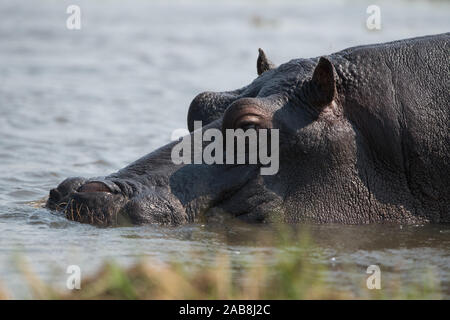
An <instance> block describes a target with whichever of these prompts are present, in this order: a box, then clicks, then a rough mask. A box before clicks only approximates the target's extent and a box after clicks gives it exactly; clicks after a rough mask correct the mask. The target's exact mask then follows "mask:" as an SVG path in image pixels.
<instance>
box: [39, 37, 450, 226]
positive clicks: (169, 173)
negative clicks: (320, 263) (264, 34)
mask: <svg viewBox="0 0 450 320" xmlns="http://www.w3.org/2000/svg"><path fill="white" fill-rule="evenodd" d="M256 65H257V75H258V76H257V78H256V79H255V80H254V81H253V82H251V83H250V84H249V85H247V86H245V87H243V88H240V89H237V90H234V91H225V92H203V93H200V94H198V95H197V96H196V97H195V98H194V99H193V100H192V102H191V104H190V106H189V110H188V114H187V127H188V129H189V132H190V134H189V135H188V136H187V137H188V138H189V137H190V136H193V135H195V133H196V132H197V131H199V130H200V131H205V130H207V129H211V128H213V129H214V128H215V129H217V130H221V131H223V130H224V129H239V128H241V129H242V130H247V129H249V128H253V129H256V130H261V129H264V128H266V129H268V128H271V129H274V128H275V129H277V130H278V132H279V145H278V154H279V168H278V171H277V172H276V174H272V175H262V174H261V172H260V170H259V169H260V168H261V166H263V165H262V164H260V163H256V164H206V163H200V164H194V163H190V164H186V163H178V164H175V163H174V162H173V161H172V159H171V151H172V149H173V148H174V146H175V145H177V143H179V141H173V142H171V143H169V144H167V145H165V146H163V147H161V148H159V149H157V150H155V151H153V152H151V153H150V154H147V155H146V156H144V157H142V158H140V159H139V160H137V161H135V162H133V163H131V164H130V165H128V166H127V167H125V168H123V169H121V170H119V171H117V172H116V173H113V174H111V175H108V176H104V177H95V178H90V179H86V178H81V177H72V178H68V179H66V180H64V181H62V182H61V183H60V184H59V185H58V186H57V187H56V188H55V189H52V190H50V194H49V198H48V201H47V203H46V207H47V208H49V209H52V210H58V211H62V212H63V213H64V214H65V216H66V217H67V218H68V219H70V220H74V221H79V222H82V223H89V224H93V225H97V226H120V225H130V224H131V225H141V224H148V223H153V224H163V225H181V224H185V223H192V222H199V221H209V219H213V217H216V218H217V217H221V216H224V217H229V218H231V219H235V220H236V221H239V220H242V221H247V222H260V223H277V222H280V223H339V224H368V223H398V224H422V223H449V222H450V201H449V199H450V185H449V181H450V179H449V178H450V177H449V173H450V168H449V163H450V138H449V123H450V119H449V107H450V95H449V92H450V88H449V87H450V33H445V34H439V35H430V36H423V37H417V38H412V39H405V40H399V41H394V42H388V43H382V44H374V45H364V46H357V47H352V48H348V49H345V50H342V51H339V52H337V53H333V54H330V55H325V56H320V57H316V58H310V59H294V60H291V61H289V62H287V63H284V64H281V65H279V66H275V65H274V64H273V63H272V62H270V60H269V59H268V58H267V57H266V54H265V53H264V51H263V50H261V49H259V56H258V58H257V63H256ZM242 119H244V120H242ZM196 121H201V122H202V127H201V128H199V129H197V130H194V129H195V126H194V124H195V122H196ZM205 145H207V143H205Z"/></svg>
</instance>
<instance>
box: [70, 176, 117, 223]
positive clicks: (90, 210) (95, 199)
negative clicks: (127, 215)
mask: <svg viewBox="0 0 450 320" xmlns="http://www.w3.org/2000/svg"><path fill="white" fill-rule="evenodd" d="M124 204H125V198H124V197H123V196H122V195H121V194H117V193H116V194H114V193H112V190H110V189H109V188H108V187H107V186H106V185H105V184H102V183H99V182H90V183H87V184H85V185H83V186H81V187H80V188H79V191H75V192H73V193H71V195H70V196H69V200H68V203H67V205H66V207H65V208H64V210H63V212H64V213H65V215H66V218H67V219H69V220H73V221H78V222H82V223H89V224H93V225H97V226H103V227H106V226H111V225H119V224H123V221H122V220H123V219H122V218H123V216H122V215H121V209H122V207H123V205H124Z"/></svg>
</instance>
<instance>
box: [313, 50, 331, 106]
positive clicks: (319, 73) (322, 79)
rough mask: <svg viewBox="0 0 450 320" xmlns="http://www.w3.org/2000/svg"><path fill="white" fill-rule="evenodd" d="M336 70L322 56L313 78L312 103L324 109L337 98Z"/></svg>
mask: <svg viewBox="0 0 450 320" xmlns="http://www.w3.org/2000/svg"><path fill="white" fill-rule="evenodd" d="M336 95H337V92H336V70H335V69H334V66H333V64H332V63H331V62H330V60H328V59H327V58H325V57H321V58H320V60H319V63H318V64H317V66H316V68H315V69H314V73H313V76H312V79H311V99H312V101H311V103H312V105H313V106H314V107H316V108H318V109H319V110H322V109H323V108H324V107H326V106H327V105H330V104H331V102H333V100H334V99H335V98H336Z"/></svg>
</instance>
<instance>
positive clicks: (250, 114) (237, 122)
mask: <svg viewBox="0 0 450 320" xmlns="http://www.w3.org/2000/svg"><path fill="white" fill-rule="evenodd" d="M271 127H272V117H271V114H270V113H268V112H267V111H265V110H264V109H263V108H262V107H260V106H258V105H257V104H244V103H239V102H238V103H235V104H232V105H231V106H230V107H229V108H228V109H227V110H226V112H225V114H224V116H223V122H222V130H226V129H234V130H236V129H242V130H244V131H246V130H248V129H255V130H258V129H269V128H271ZM224 132H225V131H224Z"/></svg>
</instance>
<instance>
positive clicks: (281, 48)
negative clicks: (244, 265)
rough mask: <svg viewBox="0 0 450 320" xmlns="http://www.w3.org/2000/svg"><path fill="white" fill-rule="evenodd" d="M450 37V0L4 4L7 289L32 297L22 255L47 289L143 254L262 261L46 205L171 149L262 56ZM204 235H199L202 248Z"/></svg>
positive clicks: (1, 93)
mask: <svg viewBox="0 0 450 320" xmlns="http://www.w3.org/2000/svg"><path fill="white" fill-rule="evenodd" d="M372 4H375V5H378V6H379V7H380V9H381V29H380V30H369V29H368V28H367V26H366V20H367V18H368V17H369V14H368V13H366V9H367V7H368V6H369V5H372ZM69 5H78V6H79V7H80V8H81V29H80V30H69V29H67V27H66V20H67V18H68V17H69V14H67V13H66V9H67V7H68V6H69ZM449 30H450V3H449V1H406V0H402V1H374V0H371V1H356V0H355V1H351V0H346V1H345V0H340V1H331V0H328V1H288V0H285V1H275V0H273V1H263V0H259V1H257V0H247V1H239V2H238V1H225V0H214V1H200V0H199V1H196V0H190V1H144V0H128V1H119V0H98V1H92V0H89V1H87V0H86V1H77V0H71V1H56V0H54V1H52V0H33V1H22V0H2V1H1V2H0V39H1V40H0V241H1V244H0V274H1V278H2V280H4V281H6V280H5V279H8V281H7V282H10V287H13V290H15V289H17V288H18V287H19V280H17V277H16V276H17V275H16V268H15V267H14V266H13V265H11V263H10V257H11V256H12V255H14V254H17V253H20V254H23V255H25V256H26V257H27V258H29V259H30V260H31V262H32V264H33V266H34V268H35V270H37V272H38V274H39V275H41V276H43V277H47V278H48V277H49V274H50V273H51V272H50V271H49V265H52V266H53V267H54V266H55V265H60V266H62V268H64V266H66V265H68V264H73V263H75V262H76V263H78V264H81V265H83V263H84V265H87V266H88V267H92V266H94V265H96V263H95V261H101V260H102V259H103V258H105V257H106V258H111V257H112V258H116V259H119V260H120V259H124V260H127V259H128V257H129V256H130V255H131V254H130V252H138V251H139V254H148V255H152V256H154V257H156V258H160V259H163V260H164V259H165V257H174V256H175V257H177V259H180V260H182V259H183V258H182V256H180V252H183V250H185V249H186V248H190V247H192V246H194V247H196V248H204V246H205V245H204V244H205V239H208V241H207V243H208V248H207V249H208V250H210V251H211V252H216V251H218V250H225V251H226V250H230V251H231V252H234V251H235V250H239V251H242V252H244V251H245V250H247V252H249V254H250V252H251V249H249V248H246V246H245V245H243V246H242V248H240V249H236V248H235V247H234V245H235V244H234V245H230V244H228V243H226V242H221V241H216V240H217V239H216V238H215V237H214V235H213V236H211V235H210V234H208V235H206V234H205V235H202V232H203V231H201V229H199V230H200V231H199V230H197V229H195V228H196V227H195V226H191V227H186V228H185V229H179V230H178V231H170V230H165V231H164V232H162V233H161V231H155V230H154V229H152V228H151V227H141V228H135V229H131V228H124V229H119V230H114V229H111V230H99V229H97V228H94V227H91V226H84V225H83V226H82V225H79V224H76V223H72V222H69V221H66V220H65V219H64V218H63V217H61V216H58V215H54V214H52V213H50V212H48V211H47V210H45V209H42V208H40V207H39V205H41V204H42V203H43V202H42V201H43V200H42V199H44V198H45V197H46V195H47V193H48V190H49V189H50V188H52V187H54V186H56V185H57V184H58V183H59V182H60V181H61V180H63V179H64V178H66V177H68V176H88V177H89V176H99V175H106V174H109V173H111V172H114V171H116V170H118V169H119V168H121V167H123V166H125V165H127V164H128V163H130V162H131V161H134V160H136V159H137V158H139V157H140V156H142V155H145V154H146V153H148V152H150V151H152V150H153V149H155V148H157V147H159V146H161V145H163V144H165V143H167V142H169V140H170V135H171V132H172V131H173V130H174V129H176V128H185V127H186V115H187V109H188V106H189V103H190V102H191V100H192V99H193V98H194V96H195V95H196V94H198V93H200V92H202V91H207V90H215V91H224V90H230V89H236V88H238V87H241V86H244V85H247V84H248V83H250V82H251V81H252V80H253V79H254V78H255V77H256V58H257V49H258V48H259V47H261V48H263V49H264V50H265V52H266V54H267V55H268V57H269V58H270V59H271V60H272V61H273V62H275V63H276V64H281V63H283V62H287V61H288V60H290V59H294V58H300V57H304V58H307V57H315V56H319V55H326V54H330V53H332V52H335V51H339V50H341V49H344V48H347V47H350V46H354V45H362V44H368V43H376V42H384V41H390V40H396V39H402V38H408V37H415V36H421V35H427V34H436V33H442V32H448V31H449ZM189 228H191V229H189ZM192 228H194V230H195V231H196V232H199V234H200V236H198V237H194V238H192V237H190V236H189V235H191V233H192V232H193V231H192V230H193V229H192ZM183 230H184V231H183ZM154 232H156V233H154ZM130 233H131V234H132V235H136V236H135V237H131V238H130V237H127V236H129V235H130ZM446 237H447V238H448V233H447V234H446ZM123 239H127V240H126V241H124V240H123ZM158 239H159V240H158ZM161 239H163V240H164V243H165V246H164V248H162V247H161V242H160V241H161ZM158 241H159V242H158ZM351 241H354V239H352V240H351ZM439 241H441V243H442V239H441V240H439ZM112 244H114V245H112ZM434 245H435V244H433V245H430V246H431V247H430V251H426V252H422V251H421V253H420V254H422V255H425V256H427V254H429V255H430V256H429V259H438V262H436V264H437V265H438V269H439V268H441V267H442V268H443V269H442V268H441V269H442V270H444V271H443V274H444V278H445V279H447V280H448V277H449V276H448V275H449V271H448V268H447V269H445V265H447V266H448V265H449V264H450V263H449V258H448V251H446V249H445V248H442V250H440V248H436V247H433V246H434ZM447 245H448V243H447ZM438 246H439V245H438ZM344 248H346V246H345V245H344ZM447 248H448V247H447ZM435 249H436V250H438V252H437V253H436V251H435ZM199 250H201V249H199ZM330 250H335V249H333V248H331V249H330ZM349 250H350V251H349V253H348V254H349V255H350V258H349V259H354V258H355V256H354V255H353V254H354V251H352V249H349ZM384 252H385V251H384V250H382V251H381V253H377V254H379V255H381V256H380V257H383V254H384ZM136 254H137V253H136ZM364 254H367V252H365V253H364ZM410 254H412V255H413V256H414V255H415V253H414V252H413V253H411V252H408V255H410ZM336 255H337V253H336V251H332V252H331V253H330V256H336ZM242 256H243V258H242V259H245V254H243V255H242ZM388 256H389V254H388ZM400 256H401V253H400ZM435 257H437V258H435ZM380 259H381V260H383V258H380ZM408 259H409V258H408ZM429 259H428V260H429ZM439 259H440V260H439ZM369 260H370V259H369ZM441 269H439V270H441ZM444 278H443V279H444ZM58 281H59V280H58ZM19 291H20V290H19Z"/></svg>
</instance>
